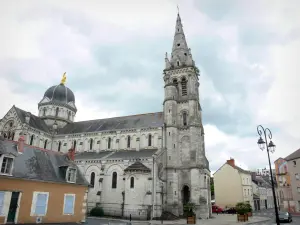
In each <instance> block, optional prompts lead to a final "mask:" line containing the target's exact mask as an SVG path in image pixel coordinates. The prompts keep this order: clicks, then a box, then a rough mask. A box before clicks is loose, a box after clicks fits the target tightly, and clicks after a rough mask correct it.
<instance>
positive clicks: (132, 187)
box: [130, 177, 135, 189]
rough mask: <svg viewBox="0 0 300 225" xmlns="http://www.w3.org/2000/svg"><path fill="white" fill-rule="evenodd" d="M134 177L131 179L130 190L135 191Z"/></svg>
mask: <svg viewBox="0 0 300 225" xmlns="http://www.w3.org/2000/svg"><path fill="white" fill-rule="evenodd" d="M134 180H135V179H134V177H130V189H134V183H135V182H134Z"/></svg>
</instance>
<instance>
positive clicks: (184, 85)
mask: <svg viewBox="0 0 300 225" xmlns="http://www.w3.org/2000/svg"><path fill="white" fill-rule="evenodd" d="M181 91H182V96H185V95H187V80H186V79H185V77H183V78H182V80H181Z"/></svg>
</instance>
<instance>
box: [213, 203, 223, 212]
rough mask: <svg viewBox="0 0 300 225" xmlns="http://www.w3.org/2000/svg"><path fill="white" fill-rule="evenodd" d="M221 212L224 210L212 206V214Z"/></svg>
mask: <svg viewBox="0 0 300 225" xmlns="http://www.w3.org/2000/svg"><path fill="white" fill-rule="evenodd" d="M223 211H224V210H223V209H222V208H221V207H220V206H217V205H213V206H212V212H213V213H223Z"/></svg>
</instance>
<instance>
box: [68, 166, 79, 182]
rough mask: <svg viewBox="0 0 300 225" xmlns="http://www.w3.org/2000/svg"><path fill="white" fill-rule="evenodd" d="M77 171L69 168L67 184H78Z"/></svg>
mask: <svg viewBox="0 0 300 225" xmlns="http://www.w3.org/2000/svg"><path fill="white" fill-rule="evenodd" d="M76 171H77V170H76V169H74V168H68V170H67V182H70V183H75V182H76Z"/></svg>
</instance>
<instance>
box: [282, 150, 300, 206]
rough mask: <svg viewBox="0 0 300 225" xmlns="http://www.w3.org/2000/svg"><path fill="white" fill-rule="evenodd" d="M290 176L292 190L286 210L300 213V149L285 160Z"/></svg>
mask: <svg viewBox="0 0 300 225" xmlns="http://www.w3.org/2000/svg"><path fill="white" fill-rule="evenodd" d="M285 160H286V162H287V168H288V172H289V175H290V186H289V187H290V190H291V195H289V196H288V197H289V200H290V201H288V205H287V207H286V206H285V207H286V208H288V209H289V211H292V212H300V149H298V150H297V151H295V152H293V153H292V154H290V155H288V156H287V157H286V158H285Z"/></svg>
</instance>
